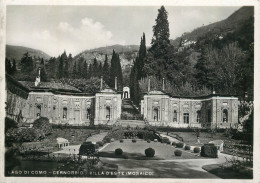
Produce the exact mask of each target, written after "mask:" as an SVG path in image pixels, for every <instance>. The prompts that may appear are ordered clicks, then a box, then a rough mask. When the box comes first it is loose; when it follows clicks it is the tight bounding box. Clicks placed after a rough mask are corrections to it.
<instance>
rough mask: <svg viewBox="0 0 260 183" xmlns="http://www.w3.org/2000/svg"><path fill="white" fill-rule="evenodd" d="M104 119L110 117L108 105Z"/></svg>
mask: <svg viewBox="0 0 260 183" xmlns="http://www.w3.org/2000/svg"><path fill="white" fill-rule="evenodd" d="M106 119H110V107H109V106H107V107H106Z"/></svg>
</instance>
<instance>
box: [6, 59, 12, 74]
mask: <svg viewBox="0 0 260 183" xmlns="http://www.w3.org/2000/svg"><path fill="white" fill-rule="evenodd" d="M5 71H6V73H7V74H12V65H11V61H10V60H9V59H8V58H5Z"/></svg>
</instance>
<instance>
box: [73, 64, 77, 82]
mask: <svg viewBox="0 0 260 183" xmlns="http://www.w3.org/2000/svg"><path fill="white" fill-rule="evenodd" d="M77 75H78V73H77V63H76V62H74V65H73V71H72V77H73V78H74V79H75V78H77Z"/></svg>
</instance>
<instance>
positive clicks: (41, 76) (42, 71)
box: [40, 67, 48, 82]
mask: <svg viewBox="0 0 260 183" xmlns="http://www.w3.org/2000/svg"><path fill="white" fill-rule="evenodd" d="M40 78H41V81H43V82H46V81H48V78H47V74H46V72H45V69H44V67H43V68H42V69H41V72H40Z"/></svg>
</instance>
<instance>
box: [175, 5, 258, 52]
mask: <svg viewBox="0 0 260 183" xmlns="http://www.w3.org/2000/svg"><path fill="white" fill-rule="evenodd" d="M253 9H254V7H253V6H244V7H242V8H240V9H238V10H237V11H235V12H234V13H233V14H232V15H230V16H229V17H228V18H227V19H225V20H222V21H219V22H216V23H212V24H209V25H206V26H202V27H199V28H196V29H195V30H193V31H192V32H190V33H184V34H183V35H182V36H181V37H178V38H176V39H174V40H171V44H172V45H174V46H175V47H178V46H179V45H180V41H181V40H182V41H185V42H187V43H192V42H193V41H195V42H196V41H197V40H198V39H199V38H201V37H205V36H207V37H212V38H213V37H216V36H218V37H220V38H221V37H223V36H225V35H226V34H227V33H230V32H233V31H235V30H236V29H238V28H239V27H240V26H241V24H243V23H244V22H245V21H247V20H248V19H249V18H250V17H252V16H254V10H253Z"/></svg>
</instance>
